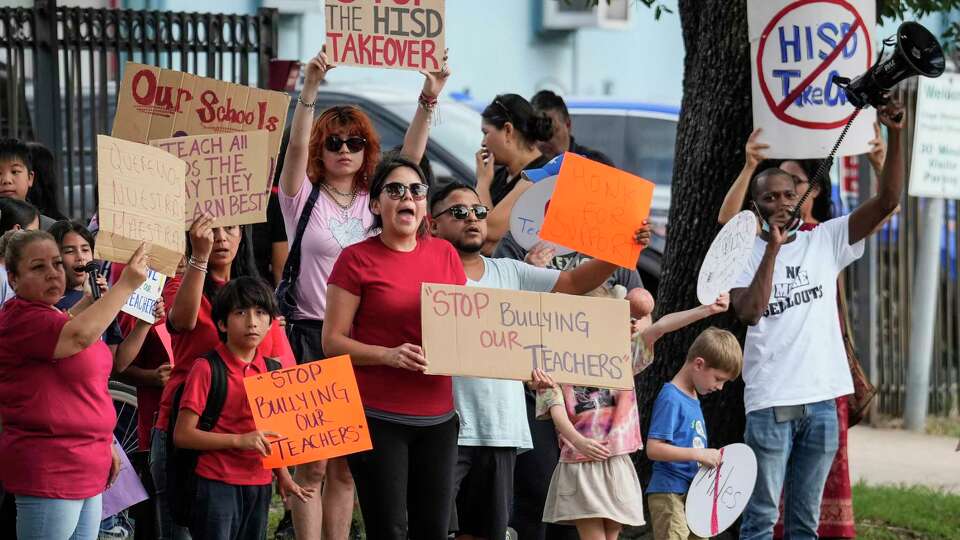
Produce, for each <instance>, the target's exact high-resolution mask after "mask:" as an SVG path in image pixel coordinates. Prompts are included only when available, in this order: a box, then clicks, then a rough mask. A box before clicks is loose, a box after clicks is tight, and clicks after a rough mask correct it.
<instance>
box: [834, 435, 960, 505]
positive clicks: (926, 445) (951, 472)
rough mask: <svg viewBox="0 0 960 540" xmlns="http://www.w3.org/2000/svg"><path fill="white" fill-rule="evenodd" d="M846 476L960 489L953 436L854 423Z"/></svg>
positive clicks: (874, 481) (959, 463) (959, 457)
mask: <svg viewBox="0 0 960 540" xmlns="http://www.w3.org/2000/svg"><path fill="white" fill-rule="evenodd" d="M848 444H849V459H850V480H851V482H853V483H854V484H856V483H857V482H859V481H860V480H863V481H864V482H865V483H867V484H907V485H916V484H920V485H925V486H929V487H933V488H941V489H944V490H947V491H951V492H953V493H960V452H956V451H955V449H956V448H957V439H955V438H951V437H940V436H935V435H923V434H918V433H913V432H909V431H903V430H897V429H874V428H871V427H866V426H856V427H854V428H852V429H851V430H850V432H849V438H848Z"/></svg>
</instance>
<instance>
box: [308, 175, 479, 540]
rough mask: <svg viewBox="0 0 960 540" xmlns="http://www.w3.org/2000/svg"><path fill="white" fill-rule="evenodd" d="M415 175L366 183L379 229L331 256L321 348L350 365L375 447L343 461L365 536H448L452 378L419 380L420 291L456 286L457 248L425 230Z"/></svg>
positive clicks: (422, 187) (423, 188)
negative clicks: (441, 285) (437, 285)
mask: <svg viewBox="0 0 960 540" xmlns="http://www.w3.org/2000/svg"><path fill="white" fill-rule="evenodd" d="M427 188H428V185H427V183H426V180H425V179H424V176H423V172H421V170H420V168H419V167H418V166H417V165H416V164H415V163H414V162H412V161H410V160H408V159H406V158H403V157H397V156H395V157H385V158H384V160H383V161H382V162H381V163H380V165H379V166H378V167H377V170H376V172H375V173H374V175H373V179H372V181H371V183H370V209H371V211H372V212H373V214H374V226H375V227H377V228H380V229H381V230H382V232H381V233H380V234H378V235H377V236H373V237H371V238H368V239H367V240H364V241H363V242H360V243H358V244H354V245H352V246H350V247H348V248H346V249H345V250H343V253H342V254H341V255H340V258H339V259H337V262H336V264H335V265H334V266H333V272H332V273H331V275H330V283H329V284H328V287H327V307H328V309H327V319H326V321H325V324H324V327H323V349H324V351H326V352H327V353H328V354H329V355H330V356H335V355H341V354H349V355H350V357H351V359H352V360H353V365H354V366H355V371H356V376H357V384H358V385H359V388H360V397H361V399H362V400H363V405H364V409H365V412H366V416H367V424H368V427H369V429H370V437H371V440H372V442H373V450H370V451H368V452H363V453H360V454H353V455H351V456H348V458H347V460H348V463H349V465H350V472H351V473H353V478H354V480H355V482H356V485H357V494H358V496H359V498H360V509H361V511H362V512H363V518H364V523H365V524H366V527H367V536H368V538H377V539H382V538H396V539H405V538H408V537H409V538H417V539H423V540H430V539H436V540H442V539H446V537H447V528H448V526H449V522H450V509H451V500H452V497H453V468H454V465H455V463H456V458H457V432H458V422H457V418H456V414H455V412H454V408H453V389H452V385H451V381H450V377H441V376H435V375H426V374H425V373H424V371H425V370H426V366H427V361H426V359H425V358H424V355H423V349H422V348H421V334H420V286H421V285H422V284H423V283H445V284H453V285H463V284H464V283H466V275H465V274H464V272H463V264H462V263H461V262H460V257H459V256H458V255H457V252H456V250H455V249H454V248H453V246H452V245H450V244H449V243H448V242H447V241H446V240H442V239H439V238H434V237H431V236H430V235H429V234H428V233H427V224H426V214H427V204H426V197H427Z"/></svg>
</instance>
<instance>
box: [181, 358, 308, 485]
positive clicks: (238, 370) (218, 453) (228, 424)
mask: <svg viewBox="0 0 960 540" xmlns="http://www.w3.org/2000/svg"><path fill="white" fill-rule="evenodd" d="M216 350H217V352H218V353H220V358H223V363H224V364H226V366H227V399H226V401H224V402H223V412H222V413H220V418H219V419H218V420H217V424H216V425H215V426H213V429H212V430H211V433H235V434H243V433H250V432H251V431H256V430H257V425H256V424H255V423H254V421H253V412H252V411H251V410H250V404H249V402H248V401H247V392H246V390H245V389H244V386H243V379H244V378H246V377H252V376H254V375H257V374H260V373H266V372H267V366H266V362H264V360H263V356H262V355H261V354H259V353H258V354H257V356H256V357H255V358H254V359H253V361H251V362H250V363H249V364H248V363H246V362H244V361H243V360H240V359H238V358H237V357H236V356H234V355H233V353H232V352H230V349H228V348H227V346H226V345H225V344H223V343H221V344H219V345H217V348H216ZM281 364H282V365H283V367H292V366H293V362H292V361H289V360H281ZM209 394H210V364H209V363H208V362H206V361H202V360H201V361H196V359H195V361H194V362H193V367H192V368H190V374H189V375H188V376H187V382H186V384H185V385H184V388H183V397H182V398H181V401H180V410H181V411H183V410H188V411H193V412H195V413H197V415H201V414H203V408H204V407H205V406H206V405H207V396H208V395H209ZM197 475H198V476H202V477H203V478H206V479H207V480H216V481H218V482H224V483H227V484H233V485H236V486H260V485H263V484H269V483H270V482H271V480H272V472H271V471H270V469H264V468H263V460H262V459H261V458H260V454H259V453H258V452H257V451H256V450H210V451H206V452H201V453H200V457H199V459H197Z"/></svg>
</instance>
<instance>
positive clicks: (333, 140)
mask: <svg viewBox="0 0 960 540" xmlns="http://www.w3.org/2000/svg"><path fill="white" fill-rule="evenodd" d="M344 144H346V145H347V150H349V151H350V152H354V153H355V152H359V151H361V150H363V149H364V148H365V147H366V146H367V140H366V139H364V138H363V137H356V136H354V137H347V138H346V139H341V138H340V136H339V135H330V136H329V137H327V140H325V141H323V147H324V148H326V149H327V151H329V152H339V151H340V149H341V148H343V145H344Z"/></svg>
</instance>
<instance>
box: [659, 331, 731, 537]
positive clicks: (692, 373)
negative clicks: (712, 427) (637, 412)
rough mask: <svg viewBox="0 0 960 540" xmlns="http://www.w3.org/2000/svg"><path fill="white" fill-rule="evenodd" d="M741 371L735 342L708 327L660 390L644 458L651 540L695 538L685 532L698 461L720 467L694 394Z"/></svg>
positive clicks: (719, 384) (714, 388)
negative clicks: (648, 472)
mask: <svg viewBox="0 0 960 540" xmlns="http://www.w3.org/2000/svg"><path fill="white" fill-rule="evenodd" d="M742 367H743V350H742V349H741V348H740V343H739V342H738V341H737V338H736V337H734V335H733V334H731V333H730V332H728V331H726V330H720V329H718V328H707V329H706V330H704V331H703V332H701V333H700V335H699V336H697V339H696V340H694V342H693V345H691V346H690V349H689V350H688V351H687V360H686V362H684V364H683V367H681V368H680V371H678V372H677V374H676V375H675V376H674V377H673V380H671V381H670V382H668V383H667V384H665V385H663V389H662V390H660V394H659V395H658V396H657V400H656V402H654V404H653V417H652V419H651V420H650V431H649V433H648V434H647V457H649V458H650V459H651V460H652V461H653V462H654V463H653V476H652V477H651V478H650V485H649V486H647V490H646V491H647V505H648V507H649V508H650V516H651V520H652V521H653V537H654V540H662V539H668V538H669V539H676V538H697V537H696V536H694V535H692V534H691V533H690V530H689V529H688V528H687V518H686V514H685V512H684V504H685V502H686V496H687V490H688V489H689V488H690V482H691V481H693V477H694V476H695V475H696V474H697V469H698V468H699V467H698V462H699V463H700V464H702V465H704V466H705V467H710V468H713V467H716V466H717V465H719V464H720V451H719V450H715V449H712V448H707V430H706V426H705V425H704V421H703V411H701V410H700V400H699V399H697V394H698V393H699V394H704V395H706V394H709V393H710V392H715V391H717V390H720V389H721V388H723V384H724V383H725V382H727V381H729V380H730V379H734V378H736V377H738V376H739V375H740V370H741V368H742Z"/></svg>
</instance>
